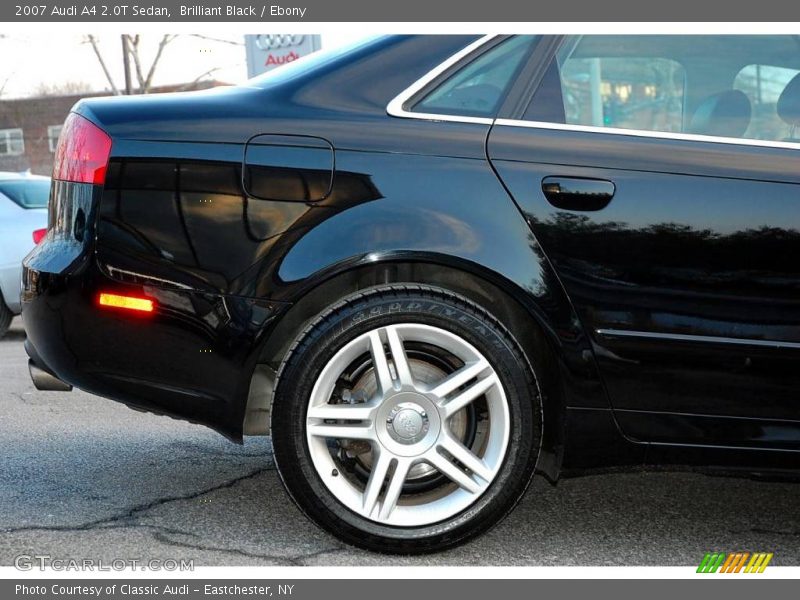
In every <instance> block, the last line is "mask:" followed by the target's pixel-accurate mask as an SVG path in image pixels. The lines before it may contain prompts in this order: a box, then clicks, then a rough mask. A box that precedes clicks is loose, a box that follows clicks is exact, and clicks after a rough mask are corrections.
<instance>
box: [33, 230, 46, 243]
mask: <svg viewBox="0 0 800 600" xmlns="http://www.w3.org/2000/svg"><path fill="white" fill-rule="evenodd" d="M46 235H47V229H37V230H35V231H34V232H33V243H34V244H36V245H37V246H38V245H39V242H41V241H42V240H43V239H44V236H46Z"/></svg>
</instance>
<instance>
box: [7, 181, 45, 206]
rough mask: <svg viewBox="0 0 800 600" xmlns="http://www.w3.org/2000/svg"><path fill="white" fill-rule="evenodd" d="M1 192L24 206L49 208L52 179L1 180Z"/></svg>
mask: <svg viewBox="0 0 800 600" xmlns="http://www.w3.org/2000/svg"><path fill="white" fill-rule="evenodd" d="M0 193H2V194H4V195H5V196H7V197H8V198H9V199H10V200H11V201H12V202H14V203H15V204H17V205H19V206H21V207H22V208H47V200H48V199H49V197H50V180H49V179H33V180H30V181H24V180H17V181H0Z"/></svg>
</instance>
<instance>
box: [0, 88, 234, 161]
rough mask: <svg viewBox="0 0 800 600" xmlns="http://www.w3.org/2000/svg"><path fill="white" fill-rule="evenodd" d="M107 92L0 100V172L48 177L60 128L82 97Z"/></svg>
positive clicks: (173, 90)
mask: <svg viewBox="0 0 800 600" xmlns="http://www.w3.org/2000/svg"><path fill="white" fill-rule="evenodd" d="M221 85H227V84H225V83H221V82H219V81H200V82H194V83H189V84H184V85H180V84H179V85H169V86H161V87H156V88H152V89H151V90H150V92H149V93H151V94H157V93H165V92H177V91H194V90H204V89H208V88H212V87H217V86H221ZM106 95H108V92H96V93H83V94H70V95H64V96H40V97H38V98H20V99H15V100H0V171H26V170H28V169H30V171H31V172H32V173H35V174H37V175H50V174H51V172H52V170H53V155H54V153H55V149H56V145H57V144H58V136H59V134H60V133H61V125H62V123H64V119H66V118H67V114H68V113H69V110H70V109H71V108H72V107H73V106H74V105H75V103H76V102H77V101H78V100H80V99H81V98H90V97H96V96H106Z"/></svg>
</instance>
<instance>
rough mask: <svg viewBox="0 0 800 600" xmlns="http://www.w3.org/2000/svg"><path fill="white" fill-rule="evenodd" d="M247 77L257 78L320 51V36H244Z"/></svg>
mask: <svg viewBox="0 0 800 600" xmlns="http://www.w3.org/2000/svg"><path fill="white" fill-rule="evenodd" d="M244 42H245V48H246V50H247V76H248V77H255V76H256V75H260V74H261V73H265V72H266V71H270V70H272V69H274V68H275V67H280V66H281V65H285V64H286V63H290V62H292V61H293V60H297V59H298V58H300V57H301V56H305V55H306V54H311V53H312V52H315V51H316V50H319V49H320V36H318V35H303V34H292V33H262V34H259V35H246V36H244Z"/></svg>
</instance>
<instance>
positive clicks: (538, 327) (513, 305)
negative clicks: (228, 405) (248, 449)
mask: <svg viewBox="0 0 800 600" xmlns="http://www.w3.org/2000/svg"><path fill="white" fill-rule="evenodd" d="M399 283H424V284H426V285H429V286H435V287H441V288H445V289H447V290H449V291H452V292H455V293H457V294H460V295H462V296H464V297H465V298H467V299H469V300H471V301H472V302H474V303H476V304H478V305H479V306H481V307H483V308H484V309H485V310H487V311H489V312H490V313H491V314H492V315H493V316H494V317H495V318H497V319H498V320H499V321H500V322H501V323H502V324H503V325H504V326H505V327H506V328H507V329H508V331H510V332H511V334H512V335H513V336H514V337H515V338H516V340H517V342H518V343H519V344H520V346H521V348H522V350H523V352H524V353H525V355H526V357H527V358H528V361H529V362H530V364H531V365H532V366H533V368H534V371H535V376H536V378H537V380H538V383H539V387H540V390H541V393H542V411H543V419H544V429H543V436H542V455H541V457H540V460H539V467H538V470H539V471H541V472H542V473H543V474H544V475H546V476H547V477H548V479H550V480H555V479H556V478H557V474H558V470H559V467H560V463H561V454H562V452H561V449H562V448H563V443H562V442H563V440H562V437H563V435H562V432H563V423H564V405H565V403H564V400H563V391H562V389H561V386H560V384H559V379H558V375H557V373H558V365H557V354H556V352H555V348H554V344H553V341H552V340H551V339H549V337H548V336H547V335H546V334H545V328H544V326H543V325H542V324H541V323H540V321H539V318H538V316H536V315H535V314H534V313H533V312H532V311H530V310H528V309H527V308H525V307H524V306H523V305H522V304H521V303H520V302H519V301H518V300H516V299H515V298H514V297H513V296H512V294H511V293H510V292H509V291H506V290H505V289H503V288H502V287H500V286H498V285H496V284H494V283H492V282H490V281H488V280H487V279H485V278H483V277H480V276H478V275H476V274H474V273H472V272H470V271H466V270H462V269H458V268H453V267H446V266H443V265H439V264H430V263H424V262H402V263H399V262H392V263H381V264H377V265H369V266H365V267H360V268H355V269H352V270H349V271H346V272H344V273H341V274H339V275H336V276H334V277H332V278H330V279H328V280H326V281H325V282H323V283H321V284H320V285H318V286H317V287H315V288H314V289H312V290H310V291H309V292H307V293H306V294H305V295H304V296H303V297H302V298H301V299H300V300H298V301H297V302H296V303H295V304H294V305H293V306H292V307H291V308H290V309H289V310H288V311H287V313H286V314H285V315H284V316H283V318H282V319H281V320H280V322H279V323H278V324H277V325H276V327H275V329H274V330H273V331H272V332H271V333H270V335H269V336H268V338H267V340H266V341H265V343H264V345H263V346H262V351H261V354H260V356H259V360H258V363H259V365H261V367H260V368H259V367H257V369H256V376H255V377H254V378H253V382H254V384H255V383H256V382H258V385H257V388H258V389H259V390H262V394H261V395H262V398H261V400H260V401H259V400H258V399H257V398H255V397H254V396H255V395H256V394H254V392H255V391H256V390H255V389H253V388H255V387H256V386H255V385H254V386H252V387H251V394H250V398H249V401H248V414H250V415H251V416H252V415H255V414H260V415H261V416H259V417H258V421H259V422H262V421H263V410H264V409H266V410H267V411H269V409H270V406H269V403H270V402H271V390H272V386H271V385H269V386H265V385H264V384H265V379H271V378H272V377H271V375H270V374H274V371H275V370H276V369H277V368H278V366H279V365H280V363H281V362H282V360H283V358H284V356H285V354H286V352H288V350H289V348H290V347H291V345H292V343H293V342H294V340H295V338H296V337H297V336H298V335H299V333H300V332H301V331H302V330H303V329H304V327H305V326H306V325H307V323H308V322H309V321H310V320H311V319H313V318H314V317H316V316H317V315H318V314H319V313H321V312H322V311H324V310H325V309H326V308H327V307H329V306H331V305H332V304H335V303H336V302H338V301H339V300H341V299H342V298H345V297H346V296H349V295H350V294H353V293H355V292H358V291H360V290H363V289H366V288H370V287H375V286H380V285H384V284H399ZM270 383H271V382H270ZM267 388H268V390H269V398H265V397H263V390H265V389H267ZM265 402H266V404H267V406H266V407H265V406H264V403H265ZM257 404H260V405H261V411H262V412H258V413H256V412H254V409H255V405H257ZM248 430H249V432H250V433H251V434H255V433H256V431H255V430H254V428H253V423H252V422H251V424H250V427H248V423H247V419H246V421H245V434H248ZM259 433H264V432H259Z"/></svg>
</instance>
